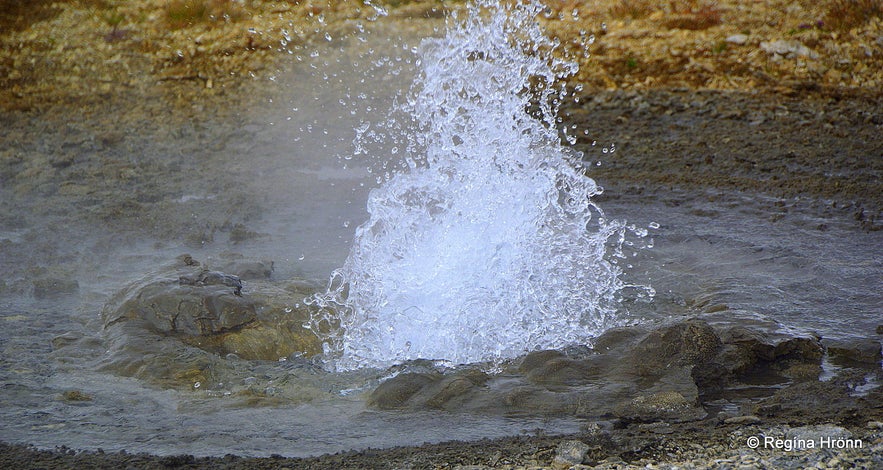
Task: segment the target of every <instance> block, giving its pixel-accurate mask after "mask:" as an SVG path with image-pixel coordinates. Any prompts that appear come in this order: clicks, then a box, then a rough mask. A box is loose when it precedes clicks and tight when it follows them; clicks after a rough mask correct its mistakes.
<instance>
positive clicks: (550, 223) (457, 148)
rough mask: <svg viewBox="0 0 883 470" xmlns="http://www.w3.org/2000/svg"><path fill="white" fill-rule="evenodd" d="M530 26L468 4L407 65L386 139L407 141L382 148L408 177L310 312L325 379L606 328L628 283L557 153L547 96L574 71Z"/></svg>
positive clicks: (529, 21)
mask: <svg viewBox="0 0 883 470" xmlns="http://www.w3.org/2000/svg"><path fill="white" fill-rule="evenodd" d="M540 11H541V6H540V5H538V4H534V3H531V4H516V5H515V6H511V7H502V6H499V5H497V4H496V3H494V2H491V1H481V2H477V3H476V4H475V5H472V6H471V7H469V15H468V17H467V18H466V20H465V21H463V22H454V23H453V24H452V25H451V26H450V28H449V30H448V33H447V35H446V36H445V37H444V38H441V39H426V40H424V41H423V42H422V43H421V45H420V47H419V48H418V49H417V56H418V63H419V64H420V67H421V68H420V73H419V75H418V77H417V80H416V81H415V83H414V85H413V88H412V90H411V91H410V93H409V94H408V95H407V98H406V104H405V106H404V107H405V110H406V111H407V116H408V117H410V119H412V121H410V122H406V123H404V124H402V123H399V122H396V121H392V122H388V123H385V124H384V126H385V127H386V129H387V132H388V134H390V133H391V134H395V133H396V132H398V133H399V134H401V133H405V135H404V138H402V137H401V136H400V135H399V136H396V135H393V136H392V137H391V138H392V139H393V140H398V141H401V142H403V145H404V148H403V150H404V153H405V155H404V157H403V159H404V161H405V162H406V164H407V167H406V168H404V169H402V170H400V171H397V172H395V173H393V174H392V175H391V176H389V177H388V179H386V180H385V181H384V182H383V184H382V186H381V187H379V188H377V189H375V190H373V191H372V192H371V194H370V195H369V198H368V212H369V214H370V218H369V220H368V221H367V222H365V223H364V224H362V225H361V226H359V228H358V229H357V230H356V235H355V240H354V243H353V247H352V249H351V251H350V254H349V257H348V258H347V260H346V262H345V264H344V266H343V267H342V268H340V269H339V270H337V271H335V272H334V274H333V276H332V278H331V285H330V287H329V290H328V292H327V293H325V294H323V295H319V296H316V297H315V298H314V299H313V302H314V303H315V304H316V305H317V306H319V307H320V308H321V311H320V313H319V314H318V315H317V316H316V317H315V318H314V319H313V322H312V324H311V327H312V328H314V329H315V330H316V331H317V332H320V335H321V336H322V337H323V338H324V339H326V340H327V343H326V356H327V357H328V359H329V360H330V361H331V365H332V367H334V368H336V369H339V370H341V369H342V370H347V369H354V368H358V367H363V366H386V365H390V364H392V363H395V362H400V361H403V360H407V359H416V358H425V359H438V360H445V361H449V362H452V363H454V364H459V363H467V362H478V361H492V360H497V359H500V358H506V357H514V356H516V355H518V354H522V353H524V352H525V351H529V350H532V349H535V348H557V347H562V346H565V345H568V344H571V343H576V342H580V341H582V342H585V341H587V340H588V339H589V338H590V337H591V336H592V335H596V334H598V333H600V332H601V331H603V330H605V329H606V328H609V327H611V326H613V325H614V324H616V322H617V311H618V310H619V302H618V300H619V299H618V293H619V291H620V290H621V289H622V288H623V286H624V281H623V279H622V274H623V273H622V270H621V269H620V267H618V266H617V265H616V264H615V263H614V262H611V261H610V258H612V257H614V256H617V255H619V256H621V250H622V241H623V240H622V239H623V237H624V236H625V232H626V229H625V226H624V224H623V223H622V222H619V221H614V220H609V219H608V218H607V217H605V215H604V212H603V211H602V210H601V209H600V208H599V207H598V205H597V204H595V203H594V202H593V200H592V197H593V196H596V195H598V194H600V193H601V188H599V187H598V186H597V185H596V184H595V182H594V181H593V180H592V179H591V178H588V177H587V176H585V174H584V170H583V168H581V167H580V165H579V162H580V160H581V159H580V155H579V154H576V153H575V152H573V151H572V150H570V149H569V148H565V147H563V146H562V145H561V143H560V141H559V134H558V130H557V126H556V122H555V117H556V111H557V106H556V104H557V103H558V102H559V100H561V99H563V98H564V95H565V94H566V92H565V91H564V90H563V88H560V87H557V86H556V85H555V84H556V83H559V82H560V80H561V79H562V78H565V77H566V76H568V75H570V74H572V73H573V72H575V70H576V66H575V64H573V63H570V62H567V61H565V60H562V59H559V58H557V57H556V56H555V55H554V52H555V46H556V45H555V43H553V42H552V41H551V40H549V39H548V38H546V37H545V36H544V35H543V32H542V31H541V30H540V27H539V25H538V23H537V21H536V15H537V14H538V13H540ZM532 107H535V109H536V112H535V113H533V114H532V113H530V112H529V111H530V110H531V108H532ZM370 125H371V123H365V124H364V125H363V127H362V128H361V132H365V130H367V129H368V127H369V126H370ZM388 134H387V136H388ZM367 136H370V137H372V138H373V139H374V140H377V139H378V137H377V134H367ZM388 138H389V137H388ZM362 139H363V140H364V141H368V143H367V145H368V146H370V140H371V139H369V138H368V137H366V135H363V137H362ZM361 143H362V142H357V145H358V149H359V150H358V153H362V152H363V150H362V148H363V146H362V145H361ZM395 150H397V149H395ZM384 157H385V158H397V156H396V155H391V156H389V157H386V156H384ZM644 233H645V232H644ZM611 237H617V238H618V240H616V241H614V243H613V244H612V245H613V248H612V250H611V248H610V243H609V242H610V241H611ZM648 291H649V289H648Z"/></svg>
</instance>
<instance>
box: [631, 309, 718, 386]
mask: <svg viewBox="0 0 883 470" xmlns="http://www.w3.org/2000/svg"><path fill="white" fill-rule="evenodd" d="M720 347H721V340H720V338H719V337H718V336H717V333H716V332H715V331H714V329H713V328H712V327H710V326H709V325H708V324H707V323H705V322H702V321H698V320H689V321H685V322H682V323H678V324H675V325H672V326H669V327H665V328H660V329H658V330H655V331H652V332H650V334H649V335H647V337H645V338H644V339H643V340H641V341H640V343H638V344H637V346H635V348H634V349H633V350H631V351H630V352H629V353H628V354H627V360H628V361H630V362H631V364H632V366H633V368H634V370H635V371H637V372H638V373H639V374H640V375H647V376H653V375H661V371H663V370H664V369H666V368H670V367H677V366H687V365H695V364H700V363H704V362H707V361H709V360H710V359H711V358H713V357H714V356H715V354H716V353H717V351H718V349H719V348H720Z"/></svg>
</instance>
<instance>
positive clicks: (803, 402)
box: [753, 381, 859, 421]
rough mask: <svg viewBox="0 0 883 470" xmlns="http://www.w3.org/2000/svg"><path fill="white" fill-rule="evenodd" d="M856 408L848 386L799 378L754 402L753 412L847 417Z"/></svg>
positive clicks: (796, 416)
mask: <svg viewBox="0 0 883 470" xmlns="http://www.w3.org/2000/svg"><path fill="white" fill-rule="evenodd" d="M858 409H859V406H858V402H857V401H856V398H854V397H851V396H850V395H849V388H848V387H847V386H845V385H843V384H839V383H835V382H834V381H830V382H818V381H814V382H800V383H796V384H793V385H790V386H788V387H785V388H783V389H780V390H778V391H777V392H776V393H775V394H774V395H773V396H771V397H768V398H765V399H763V400H761V401H760V402H759V403H758V404H757V405H755V406H754V410H753V414H755V415H757V416H760V417H761V418H763V417H773V416H775V417H778V418H786V419H795V420H813V419H817V418H818V417H825V418H826V419H829V420H835V421H836V420H840V419H849V418H851V417H852V416H854V415H855V413H856V412H857V410H858Z"/></svg>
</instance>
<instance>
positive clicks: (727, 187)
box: [0, 0, 883, 469]
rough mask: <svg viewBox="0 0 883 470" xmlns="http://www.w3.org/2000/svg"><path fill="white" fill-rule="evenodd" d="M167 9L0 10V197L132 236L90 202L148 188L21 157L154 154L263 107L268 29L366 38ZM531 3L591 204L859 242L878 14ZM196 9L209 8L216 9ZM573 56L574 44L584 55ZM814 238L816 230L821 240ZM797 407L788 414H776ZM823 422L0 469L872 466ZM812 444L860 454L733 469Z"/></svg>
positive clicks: (875, 182) (105, 459)
mask: <svg viewBox="0 0 883 470" xmlns="http://www.w3.org/2000/svg"><path fill="white" fill-rule="evenodd" d="M184 3H185V2H153V1H147V0H140V1H134V2H115V1H110V0H78V1H70V2H54V3H53V2H45V1H41V2H31V3H29V4H28V7H27V8H25V7H23V6H22V4H21V3H20V2H14V1H9V0H2V1H0V12H2V13H0V110H2V111H0V122H2V123H3V124H2V129H0V142H3V145H2V146H0V180H2V186H3V187H4V188H5V189H10V188H11V189H12V190H13V191H14V192H15V194H16V195H17V196H19V197H21V198H22V200H23V199H25V198H26V197H27V196H29V195H40V196H41V197H45V198H47V199H45V201H46V202H45V206H42V207H44V208H48V207H55V209H53V210H54V211H63V210H64V208H65V207H69V206H72V205H82V204H94V205H95V208H94V210H91V211H89V212H88V213H87V215H86V217H93V218H94V220H84V221H82V223H84V224H90V223H99V224H103V223H108V221H110V220H114V221H118V222H117V223H119V224H120V225H125V222H119V220H121V217H122V218H123V219H124V217H123V215H124V213H125V212H127V211H129V212H131V210H132V206H131V205H132V204H137V210H138V211H143V212H144V213H146V214H148V217H149V214H150V213H151V210H154V211H155V212H157V213H159V212H161V211H162V208H155V209H152V207H153V206H152V204H153V202H152V201H146V200H139V201H134V202H133V201H129V200H121V199H119V198H118V197H117V198H116V199H115V198H114V197H111V195H113V194H119V193H125V191H121V189H125V188H130V187H132V185H133V184H134V185H137V184H154V183H148V181H150V176H151V175H138V177H137V178H136V177H135V176H136V175H135V173H134V171H135V170H136V168H130V167H128V166H126V164H125V163H124V162H123V163H120V162H116V164H117V166H116V167H113V168H111V170H108V167H107V165H106V163H107V162H97V163H96V162H82V161H77V160H64V158H63V155H54V158H56V160H54V161H47V162H29V161H28V158H30V155H31V154H32V153H34V152H35V149H36V150H40V149H41V147H40V142H41V140H42V139H43V138H44V137H43V134H44V133H49V134H53V135H54V137H53V138H59V139H61V140H64V138H65V137H64V136H61V137H59V134H58V133H59V132H60V131H59V129H62V128H63V127H64V126H67V125H68V123H86V124H83V127H92V126H94V127H95V128H107V127H108V126H106V123H107V122H115V123H117V126H116V127H117V128H118V130H111V131H106V132H105V133H103V134H101V135H90V140H89V141H88V142H87V143H86V144H88V145H93V146H97V147H98V148H99V150H100V148H101V147H102V146H103V147H113V146H114V145H117V144H118V143H120V142H123V141H126V144H127V145H128V146H130V147H137V142H133V141H131V140H128V141H127V140H126V139H129V137H128V134H127V132H128V131H127V129H128V130H131V129H139V128H141V125H142V124H143V123H145V122H151V121H154V120H155V118H154V116H165V117H167V118H168V119H167V122H164V123H163V124H161V125H159V124H154V125H153V126H152V127H146V128H144V129H145V132H146V137H144V138H151V139H162V136H163V133H165V132H172V131H174V130H175V129H176V126H181V125H182V123H189V124H187V125H190V126H194V125H195V126H198V125H199V122H200V120H204V119H206V118H201V117H199V116H206V115H208V116H213V117H214V118H217V119H221V118H223V116H225V115H230V114H231V111H230V110H231V109H240V108H242V107H244V106H248V105H249V103H252V102H254V97H255V96H263V95H262V94H263V93H265V90H264V89H262V87H265V86H266V83H267V82H266V80H260V79H261V78H266V77H267V76H269V75H271V74H272V73H273V71H274V70H276V67H277V65H276V64H277V63H278V61H282V60H284V59H285V54H284V53H280V50H282V52H285V49H286V47H287V46H286V45H283V44H282V43H281V42H280V37H283V30H287V29H290V30H291V31H288V32H287V33H286V34H289V36H290V38H291V41H290V42H291V43H292V44H293V45H304V44H308V43H309V41H313V40H316V38H321V37H322V36H323V34H324V32H325V31H326V30H327V31H330V32H331V34H332V35H334V36H336V35H338V34H345V33H346V32H347V31H352V28H354V27H355V23H354V21H355V20H357V19H361V20H362V21H368V19H369V18H371V17H372V16H373V15H376V14H377V10H375V9H373V8H367V7H365V5H363V4H362V2H329V3H328V4H324V3H321V2H320V5H319V6H316V5H313V4H309V3H308V2H303V3H301V2H278V3H275V2H274V3H271V2H259V1H251V2H242V3H241V4H240V3H238V2H237V3H236V4H233V3H231V4H230V5H241V6H237V7H236V10H235V11H233V10H230V11H226V10H225V11H215V12H214V13H211V11H210V12H209V13H208V14H207V15H206V16H199V15H197V14H196V13H192V12H191V13H186V12H185V13H186V14H189V15H191V16H189V17H188V16H185V17H184V19H180V18H179V17H175V16H174V15H173V14H172V13H173V12H172V11H171V10H170V9H171V8H172V7H173V6H175V5H178V4H184ZM389 3H394V4H395V5H394V6H393V5H389V4H383V6H384V8H389V10H390V15H391V16H393V17H397V18H404V19H408V20H413V19H427V21H429V20H431V18H432V17H437V16H439V15H441V14H443V13H444V11H447V10H449V9H456V8H460V4H459V2H453V3H450V4H449V3H445V4H440V3H438V2H389ZM549 3H550V7H551V8H550V14H549V19H548V20H546V21H548V24H549V29H550V31H551V32H552V33H553V34H557V35H558V37H559V38H561V39H562V42H564V43H565V44H567V45H569V46H568V47H570V48H571V49H572V50H573V51H577V52H579V51H580V50H581V48H582V47H583V45H588V47H589V52H590V53H591V54H590V55H589V56H588V57H582V56H581V55H579V54H577V53H576V52H573V53H574V54H576V56H577V57H581V58H580V60H581V61H583V62H584V64H583V66H582V68H581V70H582V71H581V72H580V75H578V76H577V77H575V79H574V81H573V82H572V83H571V86H574V87H581V91H580V92H578V94H579V95H580V101H579V103H574V104H568V105H567V106H565V107H564V108H563V109H562V117H563V118H564V123H565V125H567V126H576V127H573V128H571V129H570V130H569V131H568V133H569V134H570V135H575V136H577V142H576V147H577V148H578V149H580V150H582V151H584V152H585V160H586V161H587V162H589V163H591V165H590V168H591V169H590V172H591V173H590V174H591V176H592V177H593V178H595V179H596V180H598V181H599V182H601V183H602V184H603V185H604V186H605V187H606V188H607V191H606V193H605V196H604V197H607V198H615V197H622V196H618V195H623V194H625V195H628V194H640V193H643V192H650V193H651V194H655V195H659V196H660V197H664V198H667V200H668V201H670V202H671V203H672V204H676V203H677V194H678V192H679V191H680V190H690V191H694V192H695V191H697V190H698V191H702V190H709V191H710V192H711V193H714V192H719V191H738V192H746V193H752V194H760V195H765V196H769V197H770V200H771V201H774V202H772V203H771V204H774V205H775V206H776V207H778V209H777V211H774V212H773V215H771V217H772V218H774V219H775V218H776V217H779V216H783V215H784V214H785V213H786V212H787V211H788V209H789V208H790V207H791V206H792V205H795V204H803V205H810V206H813V207H814V208H816V209H818V210H819V211H820V212H822V213H831V212H836V213H847V214H850V215H851V216H852V217H853V220H855V222H856V228H857V229H860V230H865V231H876V230H880V228H881V224H883V214H881V211H883V183H881V182H883V139H881V138H880V135H883V134H881V131H883V91H881V90H883V78H881V74H883V52H881V51H883V28H881V25H883V19H881V16H883V15H881V13H879V11H880V9H881V7H880V4H879V2H874V1H868V2H845V1H839V0H834V1H823V2H793V3H790V2H754V3H751V4H750V5H749V4H745V3H744V2H737V1H720V2H715V3H703V2H699V1H683V2H668V6H666V7H664V8H663V9H661V10H657V9H655V8H654V7H653V6H652V5H648V4H647V3H645V2H643V1H642V0H633V1H628V2H614V1H601V2H595V3H593V6H592V7H591V8H592V10H591V11H587V10H582V11H581V12H580V13H579V14H578V15H573V14H572V13H571V12H572V10H573V9H574V7H579V6H580V4H581V2H566V1H554V2H549ZM160 4H161V5H163V6H158V5H160ZM204 4H205V5H208V6H209V7H219V5H220V6H223V5H224V2H212V1H206V2H204ZM848 4H861V5H866V6H867V8H869V10H868V11H869V12H870V13H868V14H865V15H864V16H861V17H858V18H859V19H856V18H853V17H852V16H850V14H849V13H848V12H844V10H843V8H845V7H844V5H848ZM378 5H381V4H378ZM229 8H232V7H229ZM838 8H839V9H838ZM874 8H877V9H876V10H875V9H874ZM209 10H210V9H209ZM874 12H877V13H874ZM182 14H184V13H182ZM559 15H560V19H559ZM176 18H178V19H176ZM602 23H603V24H602ZM290 25H293V26H290ZM581 30H582V31H584V32H585V33H584V34H581V32H580V31H581ZM591 35H594V38H595V39H594V42H593V43H592V44H588V43H589V42H590V41H589V39H588V38H589V36H591ZM292 47H293V46H292ZM585 131H588V134H587V133H586V132H585ZM68 133H71V131H70V129H68ZM73 134H76V132H73ZM79 137H81V136H78V135H71V136H70V137H68V138H67V139H68V140H70V141H71V145H86V144H84V143H83V142H85V141H83V142H80V141H79V140H77V139H78V138H79ZM75 141H76V142H75ZM604 149H606V150H607V151H606V152H604ZM614 149H615V150H614ZM611 151H613V155H615V157H616V158H612V157H613V155H611ZM50 153H51V152H50ZM596 161H600V162H601V164H600V166H595V165H594V164H595V162H596ZM44 163H45V165H44ZM138 170H140V169H138ZM182 173H183V172H182ZM109 175H110V176H111V177H109V178H108V176H109ZM182 177H184V176H182ZM83 181H87V182H88V181H93V182H94V181H100V182H101V183H100V185H96V187H95V188H93V189H92V190H89V191H85V190H82V191H80V190H79V189H82V188H80V187H79V186H78V183H79V182H83ZM48 188H56V189H53V190H49V189H48ZM58 188H61V190H59V189H58ZM65 188H66V189H65ZM136 189H137V188H136ZM96 191H98V193H96ZM710 197H713V196H710ZM231 198H233V199H235V195H233V196H231ZM2 205H3V206H6V205H7V202H6V201H4V203H2ZM38 209H39V208H38ZM41 210H49V209H41ZM9 214H10V215H8V216H0V222H3V223H4V224H12V225H15V224H17V223H18V224H23V223H24V222H21V221H19V222H16V221H15V220H12V219H14V218H15V217H19V216H16V215H13V211H9ZM121 214H122V215H121ZM223 216H225V215H224V214H222V215H221V216H220V217H219V216H218V215H212V216H208V217H209V218H215V219H218V218H223ZM226 216H228V218H229V219H230V220H229V224H235V223H240V222H242V223H247V220H238V219H236V216H235V214H234V215H233V216H229V214H227V215H226ZM25 217H29V216H25ZM818 229H819V230H824V229H825V226H824V223H820V224H819V227H818ZM191 235H192V234H189V233H171V234H169V235H168V236H172V237H177V236H191ZM193 236H197V237H198V236H199V234H196V235H193ZM802 391H803V392H806V393H819V394H821V393H822V392H821V391H819V390H802ZM872 393H874V392H872ZM876 394H877V395H879V392H876ZM783 400H787V399H785V398H783ZM798 401H799V397H797V398H794V397H792V398H791V402H790V403H792V404H793V403H796V402H798ZM789 410H791V411H789ZM834 411H835V410H831V409H825V410H816V411H806V410H804V412H802V413H796V412H793V407H789V406H783V405H781V404H779V405H778V406H775V407H771V408H770V409H768V410H767V413H766V414H763V415H762V416H761V417H760V418H758V421H757V422H752V421H746V422H745V423H733V422H729V423H728V422H726V421H723V420H721V419H719V418H718V417H716V416H712V417H710V418H708V419H706V420H703V421H697V422H689V423H665V424H664V425H660V426H657V427H653V426H648V425H647V423H644V424H641V423H627V422H612V423H601V426H602V428H603V432H598V431H597V430H587V432H586V433H583V434H580V435H576V436H568V437H566V438H565V437H561V436H554V437H553V436H533V435H531V436H520V437H513V438H507V439H501V440H495V441H481V442H470V443H462V442H455V443H444V444H433V445H425V446H421V447H415V448H396V449H386V450H368V451H362V452H350V453H345V454H339V455H332V456H323V457H317V458H311V459H286V458H282V457H279V458H275V457H272V458H263V459H251V458H241V457H236V456H232V455H228V456H223V457H220V456H219V457H211V458H196V457H192V456H151V455H132V454H125V453H118V454H116V453H115V454H107V453H101V452H96V453H83V452H78V451H76V450H75V449H67V448H57V449H54V450H38V449H34V448H31V447H27V446H22V445H9V444H2V443H0V467H4V468H23V469H24V468H120V467H128V468H283V467H287V468H455V467H458V466H469V465H482V466H490V467H496V468H513V467H533V466H539V467H548V466H550V465H552V461H553V458H554V457H555V456H556V452H557V450H556V449H557V447H558V445H559V444H560V443H561V442H562V441H563V440H574V439H575V440H580V441H582V442H585V443H587V444H588V445H589V447H590V449H591V450H589V451H588V453H587V454H586V457H585V459H584V460H583V462H585V463H587V464H588V463H591V464H599V465H600V466H601V467H602V468H604V467H605V466H606V468H617V466H625V465H626V463H628V464H632V465H635V466H641V467H643V466H644V465H646V464H650V463H652V464H655V465H674V464H679V465H683V466H686V467H690V466H691V465H692V466H695V467H697V468H702V467H705V466H708V465H711V462H712V461H717V462H718V463H717V465H718V466H727V465H729V466H732V467H736V466H738V465H747V466H750V467H774V466H781V464H783V463H784V464H789V465H791V466H792V467H794V468H798V467H800V466H805V465H808V464H814V465H817V466H823V465H827V466H830V467H832V468H837V467H839V466H842V465H850V464H851V465H856V466H859V467H865V468H874V467H877V468H879V467H880V466H881V465H883V462H880V460H879V456H880V455H883V453H881V452H880V450H881V446H883V437H881V427H880V426H881V425H880V423H879V421H881V420H883V410H881V407H880V398H879V396H877V397H876V398H875V399H874V400H866V401H863V402H862V403H861V404H860V405H857V407H855V408H852V409H849V410H839V411H838V412H834ZM746 423H747V424H746ZM818 423H833V424H835V425H837V426H843V427H845V428H847V429H849V430H850V431H851V432H852V433H853V435H854V436H858V437H861V438H862V439H863V441H864V443H865V447H864V448H863V449H860V450H859V451H858V452H853V453H849V452H847V453H835V454H824V455H821V456H819V455H817V454H818V453H811V454H800V453H796V454H788V455H786V456H785V457H787V458H790V459H791V460H789V461H787V462H784V461H781V459H782V458H784V457H782V455H783V453H782V452H781V451H779V452H778V453H776V452H763V451H760V450H759V451H757V452H754V451H749V449H747V448H746V447H745V446H744V445H741V444H740V442H744V439H745V438H746V437H747V436H750V435H759V434H762V433H771V432H773V433H774V432H779V431H781V430H782V429H784V427H787V426H791V427H798V426H802V425H810V424H818ZM651 424H652V423H651ZM777 430H778V431H777ZM807 455H809V456H808V457H807ZM803 458H806V459H816V460H812V461H809V460H800V459H803ZM715 459H717V460H715ZM776 459H779V460H776ZM835 459H839V460H837V461H834V460H835ZM875 459H876V460H875ZM467 468H468V467H467ZM473 468H475V467H473ZM478 468H481V467H478Z"/></svg>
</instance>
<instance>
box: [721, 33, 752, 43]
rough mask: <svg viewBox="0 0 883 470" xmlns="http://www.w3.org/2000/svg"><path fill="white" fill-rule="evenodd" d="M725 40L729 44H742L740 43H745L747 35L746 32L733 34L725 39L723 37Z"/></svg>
mask: <svg viewBox="0 0 883 470" xmlns="http://www.w3.org/2000/svg"><path fill="white" fill-rule="evenodd" d="M725 41H727V42H728V43H730V44H739V45H742V44H745V43H746V42H748V35H747V34H734V35H732V36H729V37H727V39H725Z"/></svg>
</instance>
